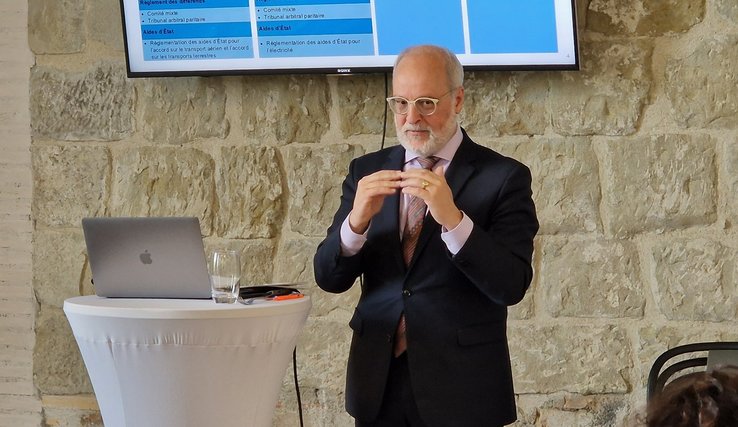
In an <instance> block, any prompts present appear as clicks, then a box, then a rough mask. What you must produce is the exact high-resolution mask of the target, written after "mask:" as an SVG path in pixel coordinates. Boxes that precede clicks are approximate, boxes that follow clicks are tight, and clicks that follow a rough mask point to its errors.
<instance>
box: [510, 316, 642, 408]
mask: <svg viewBox="0 0 738 427" xmlns="http://www.w3.org/2000/svg"><path fill="white" fill-rule="evenodd" d="M508 335H509V337H508V342H509V344H510V354H511V359H512V366H513V378H515V392H516V393H523V394H526V393H555V392H569V393H581V394H596V393H626V392H628V391H629V389H630V387H629V376H630V371H631V370H632V367H633V364H632V362H631V350H630V341H629V339H628V337H627V336H626V333H625V331H624V330H622V329H620V328H618V327H616V326H592V325H586V326H585V325H572V324H566V325H558V326H553V325H552V326H541V325H531V324H527V323H526V324H522V323H520V324H518V323H516V322H511V323H510V326H509V327H508ZM605 356H606V357H605Z"/></svg>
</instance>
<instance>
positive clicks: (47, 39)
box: [28, 0, 87, 105]
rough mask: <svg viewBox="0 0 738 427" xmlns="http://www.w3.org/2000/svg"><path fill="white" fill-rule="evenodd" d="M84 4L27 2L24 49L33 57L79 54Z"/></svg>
mask: <svg viewBox="0 0 738 427" xmlns="http://www.w3.org/2000/svg"><path fill="white" fill-rule="evenodd" d="M86 4H87V2H85V1H83V0H58V1H46V0H29V2H28V45H29V46H30V47H31V50H32V51H33V53H35V54H37V55H42V54H47V53H51V54H54V53H75V52H81V51H82V50H83V49H84V48H85V31H84V25H85V21H84V20H85V5H86ZM31 105H33V103H31Z"/></svg>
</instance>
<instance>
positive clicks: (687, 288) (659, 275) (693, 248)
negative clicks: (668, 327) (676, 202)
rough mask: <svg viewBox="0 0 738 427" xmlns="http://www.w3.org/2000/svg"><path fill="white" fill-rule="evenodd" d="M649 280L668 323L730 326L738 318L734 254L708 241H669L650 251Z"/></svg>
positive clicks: (737, 252) (737, 266)
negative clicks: (651, 261)
mask: <svg viewBox="0 0 738 427" xmlns="http://www.w3.org/2000/svg"><path fill="white" fill-rule="evenodd" d="M651 255H652V257H653V262H654V265H655V268H654V269H653V274H654V276H653V277H652V278H651V280H652V281H653V283H654V293H655V295H654V297H655V300H656V304H657V305H658V308H659V310H660V311H661V313H662V314H663V315H664V316H665V317H666V318H667V319H669V320H690V321H697V322H730V321H733V320H735V318H736V316H738V263H736V262H735V260H736V259H738V250H736V249H735V248H731V247H728V246H725V245H723V244H722V243H721V242H719V241H716V240H712V239H708V238H693V239H678V238H673V239H669V240H668V241H663V242H660V243H658V244H655V245H654V246H653V248H652V249H651Z"/></svg>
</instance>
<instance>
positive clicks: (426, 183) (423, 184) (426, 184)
mask: <svg viewBox="0 0 738 427" xmlns="http://www.w3.org/2000/svg"><path fill="white" fill-rule="evenodd" d="M421 185H422V186H423V190H425V188H426V187H428V186H429V185H430V183H429V182H428V181H423V183H422V184H421Z"/></svg>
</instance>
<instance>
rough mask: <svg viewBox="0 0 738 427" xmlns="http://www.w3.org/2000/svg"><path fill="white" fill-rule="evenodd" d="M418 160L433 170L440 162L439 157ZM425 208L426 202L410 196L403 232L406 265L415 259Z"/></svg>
mask: <svg viewBox="0 0 738 427" xmlns="http://www.w3.org/2000/svg"><path fill="white" fill-rule="evenodd" d="M417 160H418V162H419V163H420V165H421V166H422V167H423V169H431V168H432V167H433V166H434V165H435V164H436V162H438V157H418V158H417ZM425 208H426V205H425V200H423V199H421V198H420V197H415V196H410V200H409V201H408V206H407V218H406V220H405V229H404V230H403V232H402V258H403V259H404V260H405V265H410V260H412V259H413V253H415V246H417V245H418V237H420V229H421V228H422V227H423V219H425Z"/></svg>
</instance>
